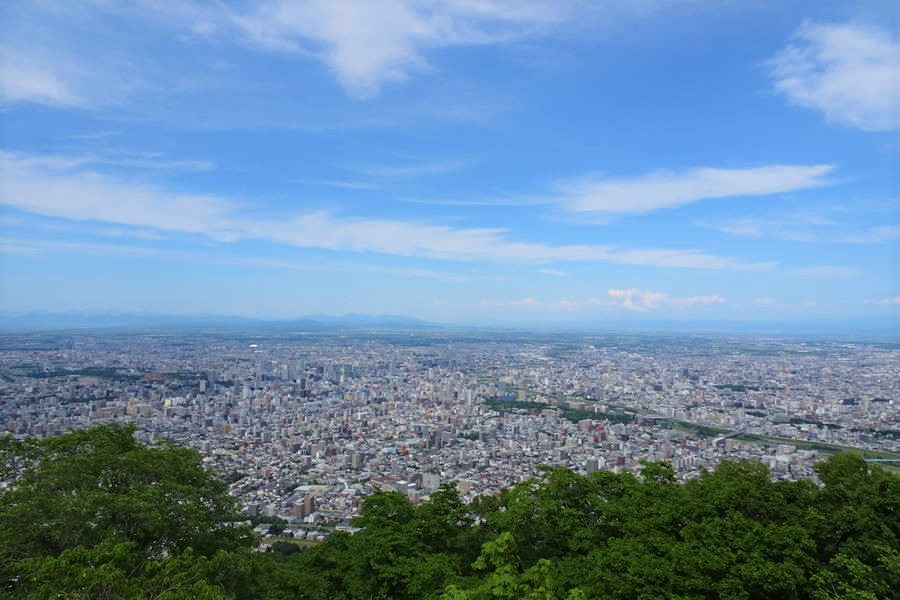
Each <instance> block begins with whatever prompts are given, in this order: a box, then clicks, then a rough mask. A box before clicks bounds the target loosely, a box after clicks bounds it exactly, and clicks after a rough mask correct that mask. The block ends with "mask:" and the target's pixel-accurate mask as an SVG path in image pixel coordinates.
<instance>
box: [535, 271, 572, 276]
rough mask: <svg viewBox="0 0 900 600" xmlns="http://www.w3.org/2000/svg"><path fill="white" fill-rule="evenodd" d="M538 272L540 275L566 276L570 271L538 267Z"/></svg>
mask: <svg viewBox="0 0 900 600" xmlns="http://www.w3.org/2000/svg"><path fill="white" fill-rule="evenodd" d="M538 273H541V274H542V275H552V276H553V277H568V276H569V275H570V273H567V272H566V271H560V270H559V269H538Z"/></svg>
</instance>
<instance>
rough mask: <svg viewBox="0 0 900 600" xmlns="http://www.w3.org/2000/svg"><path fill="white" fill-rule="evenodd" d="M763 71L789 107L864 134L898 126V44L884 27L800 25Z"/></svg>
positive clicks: (899, 89)
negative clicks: (811, 111) (820, 114)
mask: <svg viewBox="0 0 900 600" xmlns="http://www.w3.org/2000/svg"><path fill="white" fill-rule="evenodd" d="M769 67H770V72H771V76H772V78H773V80H774V87H775V91H776V92H778V93H780V94H783V95H784V96H785V97H787V99H788V101H790V102H791V103H793V104H796V105H798V106H803V107H806V108H812V109H816V110H820V111H822V112H823V113H825V115H826V117H828V118H829V119H831V120H833V121H835V122H838V123H843V124H846V125H850V126H852V127H857V128H860V129H864V130H868V131H886V130H892V129H897V128H900V84H898V82H900V42H898V41H897V38H896V36H895V35H892V33H891V31H890V29H889V28H881V27H874V26H865V25H859V24H854V23H844V24H821V23H806V24H804V25H803V26H802V27H800V28H799V29H798V30H797V32H796V33H795V34H794V38H793V41H792V42H791V44H790V45H788V46H787V47H786V48H785V49H784V50H782V51H781V52H780V53H779V54H778V55H777V56H775V57H774V58H773V59H772V60H771V61H769Z"/></svg>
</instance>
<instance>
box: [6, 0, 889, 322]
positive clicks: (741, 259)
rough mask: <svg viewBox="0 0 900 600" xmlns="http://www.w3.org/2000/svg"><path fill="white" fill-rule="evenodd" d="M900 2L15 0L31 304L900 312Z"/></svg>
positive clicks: (17, 130)
mask: <svg viewBox="0 0 900 600" xmlns="http://www.w3.org/2000/svg"><path fill="white" fill-rule="evenodd" d="M898 19H900V17H898V12H897V10H896V6H895V5H894V4H893V3H892V2H846V1H840V2H825V1H809V2H803V1H798V2H790V3H786V2H777V1H758V2H737V1H734V2H716V3H710V2H700V1H691V0H683V1H677V0H670V1H652V0H640V1H635V2H628V3H620V2H579V1H557V2H538V1H530V0H514V1H513V0H510V1H501V0H459V1H456V2H449V1H448V2H440V1H438V2H420V1H416V0H393V1H389V0H384V1H371V2H363V1H360V2H356V1H351V0H342V1H341V2H330V1H326V0H311V1H305V2H304V1H296V2H287V1H269V2H254V3H238V2H221V3H208V2H197V3H193V2H189V1H184V2H168V3H167V2H163V3H159V2H150V1H146V2H141V1H135V2H115V1H102V2H101V1H96V2H87V1H86V2H73V1H64V2H63V1H58V2H57V1H54V0H45V1H42V2H25V1H23V2H9V3H4V4H3V6H2V7H0V20H2V27H3V31H2V40H3V41H2V45H0V52H2V63H0V83H2V90H0V91H2V95H0V106H2V138H0V142H2V154H0V159H2V165H3V166H2V175H0V177H2V179H0V186H2V187H0V203H2V206H0V228H2V234H3V235H2V238H3V239H2V246H0V250H2V254H0V309H2V310H4V311H13V312H22V311H31V310H51V311H57V310H110V309H111V310H118V311H154V312H167V313H205V314H237V315H250V316H261V317H293V316H298V315H302V314H307V313H318V312H324V313H331V314H342V313H346V312H367V313H376V314H377V313H390V314H405V315H411V316H416V317H420V318H426V319H432V320H438V321H447V322H453V321H480V322H489V321H497V322H500V321H503V322H507V321H520V322H536V321H542V322H543V321H573V320H579V321H581V320H615V319H618V318H622V319H625V318H628V319H635V318H647V319H681V318H684V319H710V320H718V319H748V320H757V319H758V320H779V319H794V318H798V317H804V318H822V319H832V318H833V319H841V318H848V317H854V316H860V315H891V314H893V315H896V311H897V309H898V307H900V280H898V252H897V249H898V240H900V223H898V222H897V214H898V213H897V209H898V206H900V197H898V194H900V184H898V175H897V173H900V165H898V156H900V154H898V153H900V138H898V135H897V134H898V130H900V39H898V24H900V20H898Z"/></svg>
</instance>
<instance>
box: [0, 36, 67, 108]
mask: <svg viewBox="0 0 900 600" xmlns="http://www.w3.org/2000/svg"><path fill="white" fill-rule="evenodd" d="M0 99H2V102H3V103H4V104H9V103H13V102H36V103H38V104H47V105H51V106H69V107H71V106H80V105H82V104H83V103H84V99H83V98H81V97H79V96H78V95H77V94H76V93H75V92H74V91H72V89H71V86H70V85H69V83H67V82H66V81H64V79H63V77H62V76H61V75H60V74H59V73H57V72H55V70H54V69H53V68H52V67H51V66H49V65H48V64H40V62H39V61H35V60H34V59H32V58H30V57H27V56H25V55H24V54H21V53H18V52H13V51H12V50H10V49H8V48H0Z"/></svg>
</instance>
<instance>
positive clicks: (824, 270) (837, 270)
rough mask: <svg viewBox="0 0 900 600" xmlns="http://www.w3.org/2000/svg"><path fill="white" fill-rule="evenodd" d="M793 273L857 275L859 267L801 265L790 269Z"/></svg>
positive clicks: (801, 274)
mask: <svg viewBox="0 0 900 600" xmlns="http://www.w3.org/2000/svg"><path fill="white" fill-rule="evenodd" d="M791 272H792V273H793V274H794V275H800V276H802V277H829V278H831V277H835V278H844V277H856V276H857V275H859V269H857V268H856V267H845V266H836V265H817V266H814V267H802V268H799V269H794V270H793V271H791Z"/></svg>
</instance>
